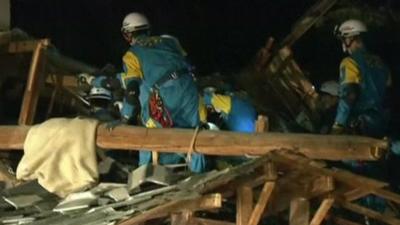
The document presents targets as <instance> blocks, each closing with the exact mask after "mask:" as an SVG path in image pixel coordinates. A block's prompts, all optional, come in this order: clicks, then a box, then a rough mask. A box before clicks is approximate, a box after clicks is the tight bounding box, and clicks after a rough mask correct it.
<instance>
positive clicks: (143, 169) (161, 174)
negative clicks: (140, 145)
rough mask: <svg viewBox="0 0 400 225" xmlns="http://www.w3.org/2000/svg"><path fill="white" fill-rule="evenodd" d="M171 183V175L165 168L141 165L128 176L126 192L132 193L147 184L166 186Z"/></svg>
mask: <svg viewBox="0 0 400 225" xmlns="http://www.w3.org/2000/svg"><path fill="white" fill-rule="evenodd" d="M171 181H172V174H171V172H170V171H169V170H168V169H167V168H166V167H164V166H160V165H151V164H150V165H142V166H140V167H139V168H137V169H136V170H134V171H133V172H132V173H131V174H130V176H129V178H128V190H129V191H130V192H132V191H134V190H136V189H137V188H139V186H140V185H142V184H144V183H147V182H150V183H154V184H158V185H162V186H168V185H170V184H171Z"/></svg>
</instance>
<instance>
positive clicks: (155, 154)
mask: <svg viewBox="0 0 400 225" xmlns="http://www.w3.org/2000/svg"><path fill="white" fill-rule="evenodd" d="M151 158H152V162H153V165H155V166H156V165H158V152H156V151H151Z"/></svg>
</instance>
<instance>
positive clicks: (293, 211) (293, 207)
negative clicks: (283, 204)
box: [289, 198, 310, 225]
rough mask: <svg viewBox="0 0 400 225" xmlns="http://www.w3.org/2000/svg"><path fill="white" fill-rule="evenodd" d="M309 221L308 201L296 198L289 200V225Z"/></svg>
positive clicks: (300, 224)
mask: <svg viewBox="0 0 400 225" xmlns="http://www.w3.org/2000/svg"><path fill="white" fill-rule="evenodd" d="M309 221H310V202H309V201H308V199H305V198H296V199H293V200H292V201H291V202H290V215H289V225H308V224H309Z"/></svg>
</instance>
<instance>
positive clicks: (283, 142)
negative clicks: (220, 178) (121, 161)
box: [0, 125, 387, 160]
mask: <svg viewBox="0 0 400 225" xmlns="http://www.w3.org/2000/svg"><path fill="white" fill-rule="evenodd" d="M28 129H29V128H28V127H24V128H20V127H18V126H0V149H22V148H23V144H24V140H25V136H26V134H27V132H28ZM9 132H11V135H13V136H11V135H10V134H9ZM193 132H194V131H193V130H190V129H177V128H170V129H167V128H163V129H147V128H144V127H136V126H120V127H116V128H115V129H114V130H112V131H109V130H108V129H107V128H106V127H105V126H104V125H101V126H99V127H98V129H97V139H96V142H97V146H99V147H101V148H105V149H125V150H137V149H147V150H152V151H161V152H178V153H186V152H187V150H188V148H189V146H190V143H191V139H192V137H193ZM10 140H12V143H11V142H10ZM386 148H387V141H384V140H377V139H373V138H368V137H360V136H344V135H337V136H336V135H312V134H287V133H273V132H268V133H253V134H247V133H235V132H228V131H200V132H199V133H198V135H197V139H196V142H195V146H194V150H195V152H198V153H203V154H207V155H264V154H267V153H269V152H272V151H275V150H285V149H292V150H293V151H295V152H296V153H301V154H304V155H306V156H307V157H309V158H313V159H326V160H345V159H347V160H350V159H354V160H376V159H378V158H379V157H380V156H381V155H382V154H383V152H384V151H385V150H384V149H386Z"/></svg>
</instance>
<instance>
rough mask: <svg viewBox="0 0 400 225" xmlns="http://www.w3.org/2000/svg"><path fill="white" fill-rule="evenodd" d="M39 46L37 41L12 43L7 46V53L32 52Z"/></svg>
mask: <svg viewBox="0 0 400 225" xmlns="http://www.w3.org/2000/svg"><path fill="white" fill-rule="evenodd" d="M39 44H40V41H38V40H29V41H14V42H11V43H10V44H9V45H8V52H9V53H24V52H33V51H35V49H36V48H37V46H38V45H39Z"/></svg>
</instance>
